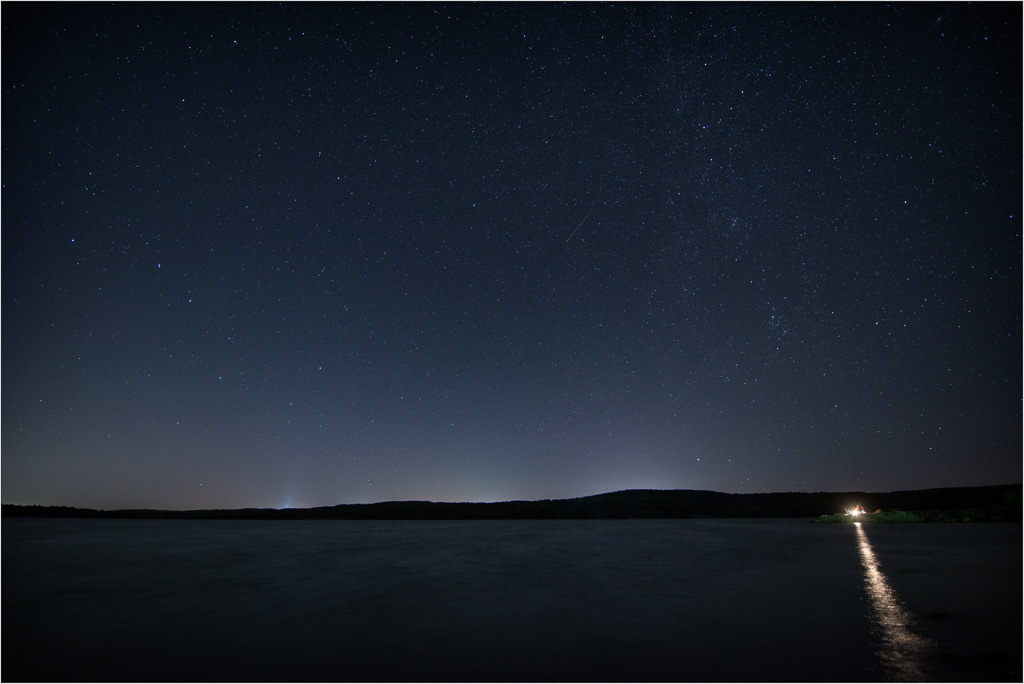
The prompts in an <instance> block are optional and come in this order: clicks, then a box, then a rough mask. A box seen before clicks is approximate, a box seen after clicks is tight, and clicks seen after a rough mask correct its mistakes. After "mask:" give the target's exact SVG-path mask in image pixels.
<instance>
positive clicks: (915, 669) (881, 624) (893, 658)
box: [854, 522, 933, 682]
mask: <svg viewBox="0 0 1024 684" xmlns="http://www.w3.org/2000/svg"><path fill="white" fill-rule="evenodd" d="M854 526H855V527H856V529H857V550H858V551H859V552H860V562H861V565H863V566H864V589H865V591H867V594H868V599H869V600H870V601H871V612H872V618H873V621H874V623H875V624H874V626H875V629H876V631H877V633H878V636H879V637H880V639H881V642H882V643H881V647H880V649H879V656H880V657H881V659H882V664H883V666H884V667H885V669H886V671H887V674H888V676H889V677H891V678H892V679H893V680H896V681H903V682H920V681H924V680H926V679H927V675H926V674H925V671H924V668H923V663H924V661H925V657H926V655H927V653H928V652H929V651H930V650H932V648H933V644H932V643H931V642H930V641H929V640H928V639H925V638H923V637H921V636H918V635H917V634H915V633H914V632H913V631H912V630H911V629H910V627H911V624H912V623H913V617H912V616H911V615H910V613H908V612H907V611H906V610H904V608H903V605H902V604H901V603H900V600H899V597H898V596H897V595H896V592H895V591H893V589H892V587H891V586H889V581H888V579H886V577H885V574H884V573H883V572H882V571H881V570H880V569H879V567H878V559H877V558H876V557H875V552H874V549H872V548H871V542H869V541H868V535H867V534H866V533H865V532H864V527H863V526H862V524H861V523H859V522H857V523H854Z"/></svg>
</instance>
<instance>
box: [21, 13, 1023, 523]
mask: <svg viewBox="0 0 1024 684" xmlns="http://www.w3.org/2000/svg"><path fill="white" fill-rule="evenodd" d="M2 23H3V41H2V58H3V59H2V70H3V112H2V114H3V116H2V133H3V141H2V144H3V157H2V164H3V166H2V169H3V193H2V218H3V224H2V245H3V250H2V257H3V289H2V306H3V310H2V311H3V321H2V323H3V325H2V342H3V348H2V363H3V366H2V385H3V388H2V389H3V401H2V417H3V425H2V428H3V429H2V464H3V477H2V493H3V501H4V502H5V503H16V504H43V505H70V506H81V507H92V508H106V509H111V508H135V507H142V508H173V509H188V508H238V507H247V506H256V507H273V508H280V507H285V506H289V507H308V506H321V505H334V504H339V503H353V502H373V501H387V500H407V499H427V500H435V501H499V500H510V499H542V498H568V497H576V496H584V495H589V494H597V493H601V492H605V491H612V490H618V489H626V488H652V489H710V490H717V491H723V492H767V491H851V490H863V491H892V490H898V489H921V488H929V487H944V486H959V485H986V484H999V483H1012V482H1020V481H1021V474H1022V460H1021V425H1022V423H1021V396H1022V387H1021V377H1022V369H1021V348H1022V347H1021V344H1022V341H1021V310H1022V303H1021V230H1020V226H1021V216H1020V212H1021V205H1022V199H1021V185H1022V178H1021V148H1022V141H1021V121H1022V113H1021V25H1022V10H1021V5H1020V4H1019V3H1012V4H981V5H962V4H955V5H953V4H916V3H915V4H910V5H902V6H900V5H897V6H895V7H893V6H887V5H883V4H874V3H872V4H867V5H851V4H841V5H839V6H833V5H830V4H807V5H800V4H797V5H794V4H780V5H776V4H765V5H733V4H706V5H705V4H678V5H677V4H635V5H628V4H627V5H594V4H572V5H553V4H547V3H540V4H523V5H518V6H515V5H504V4H482V5H468V4H453V5H437V4H412V5H404V4H385V5H362V4H328V5H316V4H295V5H284V6H280V5H269V4H248V3H238V4H225V5H210V4H191V3H186V4H181V5H163V4H149V3H143V4H133V5H109V4H91V3H90V4H78V5H57V4H51V3H39V4H29V5H23V4H14V3H9V2H5V3H4V4H3V14H2Z"/></svg>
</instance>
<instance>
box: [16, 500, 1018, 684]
mask: <svg viewBox="0 0 1024 684" xmlns="http://www.w3.org/2000/svg"><path fill="white" fill-rule="evenodd" d="M1021 538H1022V535H1021V525H1019V524H1004V523H978V524H970V523H960V524H890V525H885V524H874V525H871V524H865V525H861V526H857V525H844V524H813V523H810V522H808V521H806V520H749V519H746V520H600V521H565V520H560V521H444V522H434V521H387V522H384V521H382V522H374V521H175V520H35V519H19V518H5V519H4V520H3V540H2V543H3V557H2V571H3V572H2V583H3V587H2V588H3V599H2V606H3V630H2V639H3V660H2V666H0V667H2V677H3V680H4V681H19V680H34V681H40V680H45V681H60V680H76V681H82V680H103V681H140V680H142V681H196V680H201V681H382V680H383V681H396V680H397V681H438V680H444V681H469V680H472V681H538V680H542V681H897V680H908V681H914V680H921V681H1021V639H1020V635H1021V615H1022V595H1021V585H1022V546H1021Z"/></svg>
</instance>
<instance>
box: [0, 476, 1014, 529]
mask: <svg viewBox="0 0 1024 684" xmlns="http://www.w3.org/2000/svg"><path fill="white" fill-rule="evenodd" d="M1021 491H1022V485H1019V484H1013V485H990V486H982V487H946V488H941V489H919V490H909V491H898V492H883V493H868V492H814V493H806V492H785V493H766V494H726V493H722V492H711V491H700V490H688V489H677V490H647V489H643V490H637V489H634V490H624V491H620V492H610V493H607V494H598V495H595V496H586V497H581V498H578V499H552V500H549V499H544V500H540V501H504V502H498V503H438V502H430V501H390V502H382V503H373V504H340V505H337V506H321V507H318V508H286V509H282V510H278V509H273V508H241V509H215V510H192V511H166V510H148V509H129V510H114V511H104V510H96V509H88V508H72V507H68V506H19V505H13V504H4V505H3V516H4V517H12V518H13V517H20V518H107V519H110V518H113V519H126V518H128V519H171V520H545V519H551V520H607V519H627V518H647V519H651V518H804V517H807V518H814V517H818V516H821V515H827V514H830V513H841V512H842V511H844V510H846V509H847V508H852V507H853V506H856V505H861V506H863V507H864V508H865V509H867V510H868V511H875V510H882V511H894V510H915V511H929V512H936V513H939V512H942V511H967V512H969V515H967V516H965V517H969V518H970V520H972V521H978V522H985V521H994V522H1020V521H1021ZM932 517H933V518H934V519H949V516H942V515H938V514H937V515H933V516H932Z"/></svg>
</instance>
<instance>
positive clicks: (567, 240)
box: [565, 209, 594, 242]
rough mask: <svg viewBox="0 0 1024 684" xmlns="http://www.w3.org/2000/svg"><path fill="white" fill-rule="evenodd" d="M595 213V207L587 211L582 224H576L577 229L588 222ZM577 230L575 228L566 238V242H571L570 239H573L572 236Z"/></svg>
mask: <svg viewBox="0 0 1024 684" xmlns="http://www.w3.org/2000/svg"><path fill="white" fill-rule="evenodd" d="M593 213H594V210H593V209H591V210H590V211H589V212H587V215H586V216H584V217H583V220H582V221H580V225H578V226H576V230H579V229H580V228H582V227H583V224H584V223H586V221H587V219H588V218H590V215H591V214H593ZM576 230H574V231H572V232H571V233H569V237H567V238H565V241H566V242H569V240H572V236H573V235H575V234H576Z"/></svg>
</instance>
